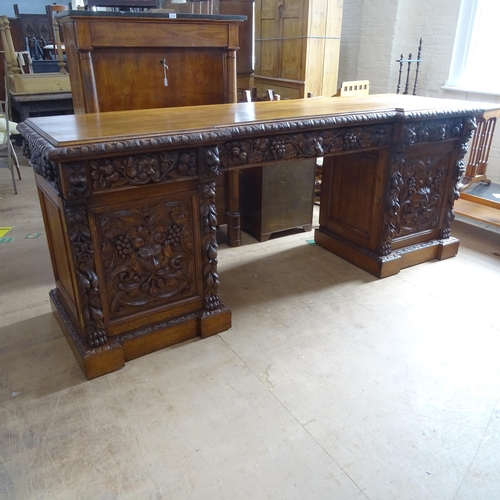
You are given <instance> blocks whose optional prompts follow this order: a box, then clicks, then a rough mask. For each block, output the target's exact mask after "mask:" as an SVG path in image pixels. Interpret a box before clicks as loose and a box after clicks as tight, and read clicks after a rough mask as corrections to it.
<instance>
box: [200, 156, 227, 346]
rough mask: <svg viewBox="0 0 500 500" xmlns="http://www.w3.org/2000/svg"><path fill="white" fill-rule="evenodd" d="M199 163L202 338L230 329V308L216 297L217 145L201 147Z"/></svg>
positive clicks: (218, 159) (217, 285)
mask: <svg viewBox="0 0 500 500" xmlns="http://www.w3.org/2000/svg"><path fill="white" fill-rule="evenodd" d="M199 165H200V185H199V194H200V217H201V251H202V269H203V312H202V314H201V316H200V336H201V337H202V338H204V337H209V336H211V335H215V334H216V333H220V332H222V331H224V330H227V329H229V328H231V310H230V309H229V308H228V307H226V306H225V305H224V304H223V303H222V302H221V301H220V299H219V285H220V281H219V273H218V270H217V264H218V258H217V249H218V244H217V210H216V207H215V189H216V187H215V179H216V177H217V175H219V166H220V158H219V149H218V148H217V146H214V147H208V148H201V150H200V161H199Z"/></svg>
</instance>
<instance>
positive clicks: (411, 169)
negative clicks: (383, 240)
mask: <svg viewBox="0 0 500 500" xmlns="http://www.w3.org/2000/svg"><path fill="white" fill-rule="evenodd" d="M449 162H450V155H448V154H447V155H438V156H433V157H428V158H423V159H422V158H420V159H408V160H407V161H406V162H405V166H404V168H403V169H402V172H401V180H400V189H401V190H400V192H399V204H400V210H399V213H398V216H397V221H396V226H395V233H394V237H395V238H398V237H401V236H405V235H408V234H415V233H417V232H420V231H425V230H429V229H433V228H436V227H438V225H439V217H440V213H441V208H442V205H443V203H444V201H445V199H446V196H447V193H446V172H447V170H448V168H449Z"/></svg>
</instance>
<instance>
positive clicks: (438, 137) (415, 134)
mask: <svg viewBox="0 0 500 500" xmlns="http://www.w3.org/2000/svg"><path fill="white" fill-rule="evenodd" d="M462 129H463V119H462V118H447V119H442V120H427V121H422V122H417V123H408V124H404V125H403V130H402V140H401V147H402V148H408V147H410V146H411V145H413V144H415V143H423V142H435V141H444V140H445V139H456V138H458V137H460V134H461V132H462Z"/></svg>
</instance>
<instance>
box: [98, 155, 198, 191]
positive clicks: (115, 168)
mask: <svg viewBox="0 0 500 500" xmlns="http://www.w3.org/2000/svg"><path fill="white" fill-rule="evenodd" d="M195 158H196V156H195V152H194V150H185V151H164V152H160V153H150V154H140V155H129V156H121V157H117V158H109V159H101V160H92V161H90V162H89V163H90V171H91V173H90V175H91V177H92V188H93V189H94V190H95V191H99V190H103V189H112V188H118V187H123V186H142V185H145V184H155V183H159V182H165V181H168V180H172V179H179V178H184V177H193V176H195V175H196V174H197V171H196V159H195Z"/></svg>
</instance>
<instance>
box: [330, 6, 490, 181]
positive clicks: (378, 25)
mask: <svg viewBox="0 0 500 500" xmlns="http://www.w3.org/2000/svg"><path fill="white" fill-rule="evenodd" d="M459 9H460V0H445V1H443V2H436V1H435V0H418V1H416V0H344V14H343V20H342V41H341V46H340V66H339V83H342V81H344V80H358V79H360V80H361V79H368V80H370V91H371V92H372V93H385V92H395V91H396V85H397V78H398V70H399V65H398V63H396V60H397V59H399V56H400V54H401V53H404V54H405V56H407V55H408V53H409V52H412V54H413V56H416V50H417V47H418V41H419V39H420V37H422V38H423V50H422V63H421V66H420V73H419V77H418V90H417V93H418V95H423V96H430V97H444V98H448V99H465V100H469V101H481V102H494V103H500V96H487V95H481V94H465V93H460V92H451V91H446V90H444V89H442V88H441V87H442V86H443V85H444V84H445V82H446V79H447V77H448V70H449V67H450V62H451V56H452V51H453V41H454V39H455V30H456V24H457V20H458V13H459ZM403 81H404V80H403ZM412 84H413V82H412ZM499 91H500V88H499ZM487 174H488V177H489V178H490V179H491V180H492V181H494V182H499V183H500V124H499V125H498V129H497V131H496V134H495V137H494V139H493V145H492V148H491V152H490V160H489V164H488V171H487Z"/></svg>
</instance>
